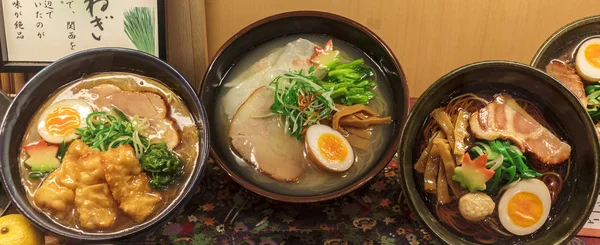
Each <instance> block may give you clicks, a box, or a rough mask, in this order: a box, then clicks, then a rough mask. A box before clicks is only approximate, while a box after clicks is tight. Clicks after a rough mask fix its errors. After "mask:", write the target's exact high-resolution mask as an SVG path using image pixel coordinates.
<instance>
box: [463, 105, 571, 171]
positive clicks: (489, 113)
mask: <svg viewBox="0 0 600 245" xmlns="http://www.w3.org/2000/svg"><path fill="white" fill-rule="evenodd" d="M469 125H470V126H471V131H472V132H473V133H474V134H475V136H477V138H480V139H485V140H495V139H498V138H501V139H508V140H510V141H511V142H513V143H514V144H515V145H517V146H518V147H519V148H521V151H523V152H525V151H529V152H531V153H533V154H534V155H535V156H536V157H537V158H538V159H539V160H540V161H542V162H543V163H546V164H559V163H562V162H564V161H565V160H567V159H568V158H569V156H570V155H571V146H569V145H568V144H567V143H565V142H563V141H561V140H560V139H559V138H558V137H556V136H555V135H554V134H552V132H550V130H548V129H547V128H545V127H544V126H542V125H541V124H540V123H539V122H537V121H536V120H535V119H534V118H533V117H532V116H531V115H529V114H528V113H527V112H526V111H525V110H524V109H523V108H522V107H521V106H519V104H518V103H517V102H516V101H515V100H514V99H513V98H512V97H511V96H510V95H508V94H505V93H503V94H501V95H499V96H498V97H496V98H495V99H494V102H493V103H490V104H489V105H487V106H486V107H484V108H482V109H480V110H479V111H477V112H476V113H473V115H471V118H470V119H469Z"/></svg>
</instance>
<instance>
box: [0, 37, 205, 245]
mask: <svg viewBox="0 0 600 245" xmlns="http://www.w3.org/2000/svg"><path fill="white" fill-rule="evenodd" d="M100 72H129V73H134V74H139V75H142V76H147V77H151V78H154V79H156V80H159V81H160V82H162V83H163V84H164V85H166V86H167V87H168V88H170V89H171V90H172V91H173V92H174V93H175V94H177V95H179V97H180V98H181V100H182V101H183V102H184V104H185V105H186V106H187V107H188V109H189V111H190V113H191V115H192V117H193V118H194V120H195V121H196V123H197V124H198V127H202V128H203V131H202V133H200V134H199V136H198V137H199V143H200V151H199V154H198V158H197V159H196V160H195V164H197V165H196V167H195V168H194V171H193V172H192V173H191V177H190V178H189V181H188V182H187V183H186V184H185V186H184V187H183V190H182V192H181V195H179V196H178V197H176V198H175V199H174V200H173V201H172V202H171V204H169V205H168V206H167V207H166V208H165V209H164V210H163V211H161V212H160V213H158V214H157V215H155V216H154V218H152V219H150V220H147V221H145V222H143V223H140V224H139V225H136V226H133V227H131V228H126V229H123V230H121V231H116V232H107V233H84V232H80V231H75V230H71V229H68V228H66V227H64V226H61V225H58V224H57V223H55V222H53V221H52V220H50V218H48V217H47V216H46V215H45V214H43V213H42V212H40V211H38V210H37V209H35V207H34V206H33V205H32V204H31V203H30V202H29V201H28V200H27V196H26V194H25V188H24V187H23V185H22V184H21V177H20V175H19V164H18V161H17V160H18V154H19V149H20V148H21V147H20V145H21V140H22V138H23V135H24V134H25V130H26V129H27V126H28V122H29V120H30V119H31V118H32V117H33V116H34V114H35V113H36V111H37V110H38V108H40V106H42V104H43V103H44V102H45V101H46V99H48V98H49V97H50V96H51V95H52V94H53V93H55V92H56V91H58V90H59V89H60V88H62V87H63V86H65V85H67V84H69V83H71V82H72V81H74V80H77V79H79V78H82V77H84V76H86V75H90V74H93V73H100ZM132 103H135V102H132ZM208 135H209V129H208V125H207V118H206V113H205V111H204V108H203V106H202V104H201V103H200V101H199V100H198V97H197V96H196V94H195V92H194V90H193V88H192V87H191V86H190V85H189V83H188V82H187V81H186V80H185V78H184V77H183V76H181V74H179V73H178V72H177V71H176V70H175V69H173V68H172V67H171V66H169V65H168V64H166V63H165V62H163V61H161V60H159V59H158V58H156V57H154V56H151V55H148V54H145V53H142V52H139V51H135V50H130V49H122V48H100V49H92V50H87V51H82V52H78V53H75V54H72V55H69V56H67V57H64V58H62V59H60V60H58V61H56V62H54V63H53V64H51V65H49V66H48V67H46V68H44V69H43V70H42V71H40V72H39V73H37V74H36V75H35V76H34V77H33V78H32V79H31V80H30V81H29V82H27V84H26V85H25V87H23V90H22V91H21V92H20V93H19V94H18V95H17V96H16V97H15V98H14V100H13V102H12V103H11V105H10V107H9V108H8V111H7V113H6V115H5V117H4V121H3V123H2V126H1V127H0V162H1V163H2V166H1V168H0V172H1V174H2V182H3V183H4V187H5V188H6V190H7V192H8V193H9V195H10V197H11V199H12V201H13V202H14V205H15V206H16V207H17V208H18V209H19V211H20V212H21V213H22V214H23V215H25V216H26V217H27V218H28V219H29V220H30V221H31V222H32V223H33V224H35V225H36V226H38V227H39V228H41V229H43V230H45V231H48V232H51V233H53V234H56V235H59V236H61V237H64V238H67V239H71V240H74V241H78V242H82V241H87V242H115V241H122V240H124V239H128V238H132V237H135V236H136V235H139V234H141V233H144V232H146V231H151V230H152V229H153V228H156V227H158V226H159V225H160V224H161V223H164V222H166V221H168V220H170V219H171V218H173V216H174V215H176V214H177V211H178V210H179V209H180V208H182V207H183V205H184V204H185V203H186V202H188V201H189V200H190V198H191V197H192V196H193V194H194V193H195V190H196V188H197V185H198V184H199V182H200V179H201V178H202V175H203V172H204V166H205V162H206V158H207V157H208V146H207V145H206V144H207V140H208V137H209V136H208Z"/></svg>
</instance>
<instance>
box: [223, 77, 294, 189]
mask: <svg viewBox="0 0 600 245" xmlns="http://www.w3.org/2000/svg"><path fill="white" fill-rule="evenodd" d="M273 96H274V95H273V91H272V90H270V89H268V88H267V87H264V86H263V87H259V88H258V89H256V90H255V91H254V92H253V93H252V94H251V95H250V97H248V99H247V100H246V102H244V104H242V106H240V108H239V109H238V110H237V112H236V113H235V115H234V116H233V119H232V120H231V127H230V128H229V137H230V138H231V145H232V147H233V149H234V150H235V151H236V152H237V153H238V154H239V155H240V156H241V157H242V158H243V159H244V160H246V162H248V163H249V164H251V165H253V166H254V167H256V168H258V169H260V170H261V171H262V172H264V173H266V174H268V175H269V176H271V177H272V178H273V179H275V180H278V181H290V182H291V181H296V180H298V179H299V178H300V177H302V175H303V174H304V168H305V166H306V160H305V158H304V155H303V154H304V153H303V152H304V146H303V144H302V141H300V140H298V139H296V138H294V137H293V136H291V135H289V134H288V133H287V132H285V129H284V128H283V126H282V125H280V120H279V119H278V117H277V116H269V117H262V116H264V115H268V114H271V110H270V109H269V107H270V106H271V104H273V101H274V97H273Z"/></svg>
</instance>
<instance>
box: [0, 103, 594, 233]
mask: <svg viewBox="0 0 600 245" xmlns="http://www.w3.org/2000/svg"><path fill="white" fill-rule="evenodd" d="M414 101H415V99H411V105H412V104H414ZM0 109H2V108H0ZM2 113H3V112H2ZM397 171H398V161H397V158H394V160H392V161H391V162H390V163H389V164H388V165H387V166H386V168H385V169H384V170H383V171H382V172H381V173H379V174H378V175H377V176H376V177H375V178H374V179H372V180H371V181H370V182H369V183H367V184H365V185H364V186H363V187H361V188H359V189H357V190H355V191H353V192H351V193H350V194H348V195H345V196H343V197H339V198H336V199H333V200H330V201H326V202H321V203H314V204H290V203H284V202H279V201H274V200H270V199H268V198H265V197H262V196H259V195H257V194H254V193H253V192H251V191H248V190H246V189H244V188H243V187H241V186H240V185H238V184H237V183H235V182H234V181H233V180H232V179H231V178H230V177H229V176H228V175H227V173H225V172H224V171H223V170H222V169H221V168H220V167H219V166H218V165H217V164H216V163H215V162H214V161H213V160H212V159H209V161H208V162H207V166H206V173H205V177H204V179H203V180H202V181H201V184H200V185H199V186H198V188H197V189H196V194H195V196H194V197H193V199H192V201H190V203H188V205H186V207H185V208H184V209H183V210H182V211H181V213H180V214H178V215H177V217H176V218H175V219H173V220H172V221H170V222H168V223H166V224H164V225H163V226H161V227H159V228H158V229H156V230H154V231H152V232H151V233H149V234H147V235H145V236H144V237H138V238H136V239H134V242H129V243H130V244H132V243H133V244H196V245H202V244H253V245H271V244H284V243H285V244H326V245H334V244H336V245H337V244H340V245H341V244H433V243H435V242H434V241H432V237H431V235H430V234H428V233H427V232H426V230H425V228H424V227H423V226H421V225H420V224H418V223H417V221H416V219H415V217H414V215H413V214H412V213H411V212H410V210H409V208H408V206H407V204H406V199H405V198H404V196H403V195H402V191H401V188H400V184H399V183H400V179H399V176H398V172H397ZM11 211H14V212H16V210H11ZM582 240H585V241H587V242H588V244H596V240H593V239H585V238H582ZM582 240H579V239H577V238H575V239H573V240H572V241H571V242H570V244H585V242H583V241H582ZM46 242H47V244H57V243H58V244H64V242H65V241H64V240H62V239H57V238H55V237H52V236H46Z"/></svg>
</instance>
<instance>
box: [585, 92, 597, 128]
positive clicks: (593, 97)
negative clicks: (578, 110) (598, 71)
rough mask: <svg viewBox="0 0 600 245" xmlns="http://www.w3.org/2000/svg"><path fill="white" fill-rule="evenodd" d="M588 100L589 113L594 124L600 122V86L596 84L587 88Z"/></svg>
mask: <svg viewBox="0 0 600 245" xmlns="http://www.w3.org/2000/svg"><path fill="white" fill-rule="evenodd" d="M585 94H586V96H587V98H588V104H587V111H588V113H589V114H590V116H591V117H592V120H594V122H599V121H600V85H598V84H594V85H590V86H587V87H585Z"/></svg>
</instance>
